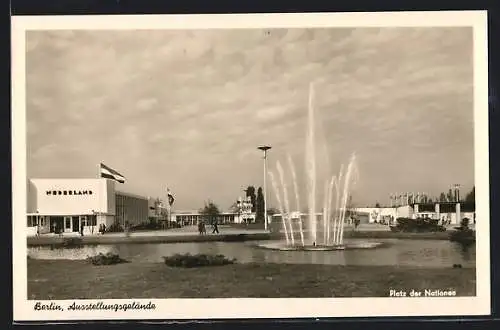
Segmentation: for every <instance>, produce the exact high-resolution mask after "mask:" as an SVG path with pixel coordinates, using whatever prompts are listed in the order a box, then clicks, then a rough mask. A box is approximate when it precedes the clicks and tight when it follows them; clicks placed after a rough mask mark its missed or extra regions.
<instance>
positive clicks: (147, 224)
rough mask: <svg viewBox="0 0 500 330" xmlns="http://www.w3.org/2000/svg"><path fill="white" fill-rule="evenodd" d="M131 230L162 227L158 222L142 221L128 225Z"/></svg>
mask: <svg viewBox="0 0 500 330" xmlns="http://www.w3.org/2000/svg"><path fill="white" fill-rule="evenodd" d="M130 229H131V230H132V231H134V230H158V229H162V225H161V223H159V222H143V223H140V224H138V225H135V226H132V227H130Z"/></svg>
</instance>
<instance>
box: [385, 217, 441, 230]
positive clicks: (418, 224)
mask: <svg viewBox="0 0 500 330" xmlns="http://www.w3.org/2000/svg"><path fill="white" fill-rule="evenodd" d="M396 222H397V224H396V226H392V227H391V230H392V231H396V232H413V233H425V232H437V231H445V230H446V228H445V227H443V226H441V225H439V220H437V219H431V218H417V219H412V218H397V219H396Z"/></svg>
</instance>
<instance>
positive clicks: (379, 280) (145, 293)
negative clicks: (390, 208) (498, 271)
mask: <svg viewBox="0 0 500 330" xmlns="http://www.w3.org/2000/svg"><path fill="white" fill-rule="evenodd" d="M390 289H395V290H411V289H416V290H423V289H438V290H447V289H452V290H456V291H457V295H460V296H472V295H475V294H476V279H475V269H474V268H470V269H468V268H458V269H453V268H447V269H420V268H406V267H405V268H403V267H387V266H384V267H374V266H366V267H364V266H325V265H282V264H233V265H227V266H221V267H201V268H188V269H186V268H171V267H168V266H166V265H165V264H162V263H126V264H118V265H113V266H93V265H90V264H88V263H86V262H85V261H59V260H56V261H46V260H33V259H28V299H112V298H117V299H118V298H230V297H234V298H239V297H255V298H271V297H273V298H291V297H299V298H304V297H387V296H388V293H389V290H390Z"/></svg>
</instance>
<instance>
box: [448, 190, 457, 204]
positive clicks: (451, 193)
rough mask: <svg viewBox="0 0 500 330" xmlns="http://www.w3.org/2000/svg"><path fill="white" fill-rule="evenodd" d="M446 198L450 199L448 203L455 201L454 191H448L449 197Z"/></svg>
mask: <svg viewBox="0 0 500 330" xmlns="http://www.w3.org/2000/svg"><path fill="white" fill-rule="evenodd" d="M446 197H448V198H447V200H448V202H452V201H453V200H455V198H454V196H453V191H452V190H451V189H450V190H448V195H447V196H446Z"/></svg>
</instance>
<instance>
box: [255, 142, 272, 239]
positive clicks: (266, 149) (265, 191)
mask: <svg viewBox="0 0 500 330" xmlns="http://www.w3.org/2000/svg"><path fill="white" fill-rule="evenodd" d="M257 149H259V150H262V151H263V152H264V230H266V231H267V187H266V181H267V180H266V176H267V151H268V150H269V149H271V147H270V146H260V147H258V148H257Z"/></svg>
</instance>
